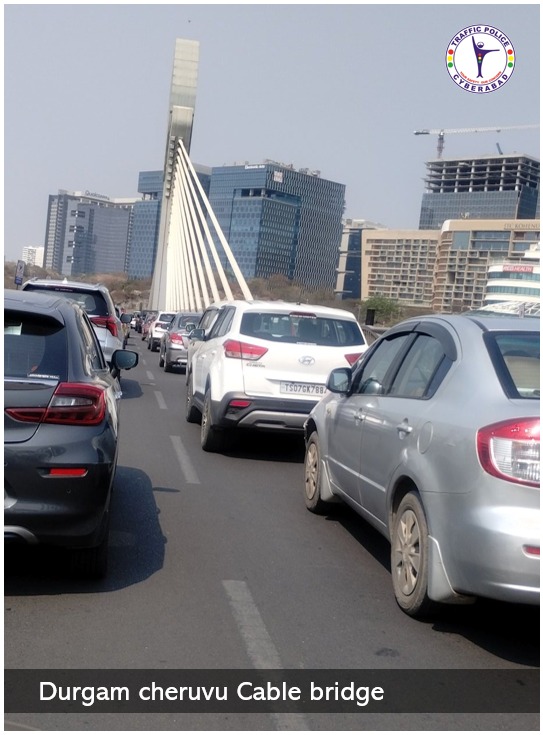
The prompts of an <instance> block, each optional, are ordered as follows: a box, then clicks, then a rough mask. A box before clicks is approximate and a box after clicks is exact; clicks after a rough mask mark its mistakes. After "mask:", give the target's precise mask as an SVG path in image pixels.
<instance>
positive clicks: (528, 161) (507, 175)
mask: <svg viewBox="0 0 543 735" xmlns="http://www.w3.org/2000/svg"><path fill="white" fill-rule="evenodd" d="M539 169H540V164H539V161H538V160H537V159H536V158H532V157H531V156H527V155H523V154H508V155H489V156H481V157H478V158H469V157H468V158H448V159H447V158H445V159H442V158H436V159H434V160H432V161H427V163H426V177H425V180H424V183H425V193H424V194H423V196H422V205H421V211H420V220H419V228H420V229H421V230H436V229H440V228H441V226H442V225H443V223H444V222H446V221H447V220H450V219H539Z"/></svg>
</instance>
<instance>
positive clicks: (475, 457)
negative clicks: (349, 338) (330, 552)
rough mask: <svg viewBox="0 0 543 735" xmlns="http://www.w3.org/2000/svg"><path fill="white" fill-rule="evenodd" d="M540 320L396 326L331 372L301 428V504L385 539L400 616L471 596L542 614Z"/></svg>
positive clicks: (427, 321)
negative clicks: (348, 510) (345, 514)
mask: <svg viewBox="0 0 543 735" xmlns="http://www.w3.org/2000/svg"><path fill="white" fill-rule="evenodd" d="M539 375H540V373H539V319H535V318H514V317H493V316H483V315H482V314H476V313H473V314H466V315H451V316H429V317H421V318H419V319H412V320H408V321H406V322H403V323H401V324H398V325H397V326H395V327H394V328H393V329H391V330H389V331H388V332H387V333H386V334H385V335H383V336H382V337H381V338H380V339H379V340H378V341H377V342H375V344H374V345H372V346H371V348H370V350H369V351H368V352H367V353H366V354H365V355H364V356H363V357H362V358H361V359H360V361H359V362H358V363H357V365H356V366H354V367H353V368H352V369H351V368H346V367H345V368H338V369H336V370H333V371H332V373H331V374H330V376H329V379H328V383H327V388H328V390H329V392H328V394H327V395H326V396H325V397H324V398H323V399H322V400H321V401H320V402H319V404H317V406H316V407H315V408H314V409H313V411H312V412H311V414H310V416H309V418H308V420H307V422H306V424H305V440H306V458H305V471H304V474H305V483H304V497H305V502H306V505H307V507H308V508H309V510H311V511H313V512H316V513H326V512H328V511H329V510H330V509H331V508H332V505H331V503H332V502H333V501H336V500H337V499H342V500H344V501H346V502H347V503H348V504H349V505H350V506H352V507H353V508H354V509H355V510H356V511H357V512H358V513H359V514H360V515H361V516H362V517H363V518H364V519H365V520H366V521H368V522H369V523H370V524H371V525H372V526H374V527H375V528H377V529H378V530H379V531H380V532H381V533H382V534H383V535H384V536H385V537H386V538H387V539H388V540H389V541H390V543H391V569H392V586H393V590H394V594H395V596H396V600H397V602H398V604H399V606H400V607H401V608H402V609H403V610H404V611H405V612H406V613H408V614H409V615H413V616H423V615H425V614H428V612H430V610H431V609H432V608H434V607H435V603H438V602H441V603H466V602H471V601H473V600H474V599H475V597H477V596H481V597H487V598H491V599H497V600H505V601H511V602H521V603H533V604H539V571H540V570H539V566H540V563H539V562H540V528H541V525H540V510H539V502H540V491H539V479H540V429H539V390H540V389H539Z"/></svg>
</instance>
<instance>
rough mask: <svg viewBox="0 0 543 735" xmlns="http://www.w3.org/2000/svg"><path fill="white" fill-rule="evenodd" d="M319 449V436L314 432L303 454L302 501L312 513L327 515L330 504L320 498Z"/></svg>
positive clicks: (320, 469) (320, 470)
mask: <svg viewBox="0 0 543 735" xmlns="http://www.w3.org/2000/svg"><path fill="white" fill-rule="evenodd" d="M321 472H322V468H321V449H320V443H319V436H318V434H317V432H316V431H314V432H313V433H312V434H311V436H310V437H309V441H308V443H307V448H306V452H305V465H304V499H305V504H306V506H307V508H308V509H309V510H310V511H311V512H313V513H328V512H329V511H330V505H331V503H329V502H326V501H325V500H323V499H322V498H321Z"/></svg>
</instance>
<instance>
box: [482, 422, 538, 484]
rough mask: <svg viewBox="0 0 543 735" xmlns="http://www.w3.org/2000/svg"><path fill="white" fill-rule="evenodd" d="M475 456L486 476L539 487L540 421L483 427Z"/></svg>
mask: <svg viewBox="0 0 543 735" xmlns="http://www.w3.org/2000/svg"><path fill="white" fill-rule="evenodd" d="M477 452H478V454H479V461H480V462H481V464H482V466H483V468H484V469H485V470H486V471H487V472H488V473H489V474H491V475H494V476H495V477H499V478H501V479H502V480H509V482H517V483H520V484H522V485H530V486H532V487H537V486H538V485H539V479H540V469H539V464H540V426H539V419H533V418H527V419H517V420H515V421H501V422H500V423H498V424H492V425H491V426H485V427H484V428H483V429H480V430H479V431H478V432H477Z"/></svg>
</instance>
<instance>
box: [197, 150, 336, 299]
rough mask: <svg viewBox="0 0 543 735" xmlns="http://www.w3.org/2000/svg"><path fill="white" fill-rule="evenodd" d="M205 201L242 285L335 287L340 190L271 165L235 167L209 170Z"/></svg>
mask: <svg viewBox="0 0 543 735" xmlns="http://www.w3.org/2000/svg"><path fill="white" fill-rule="evenodd" d="M209 201H210V204H211V206H212V208H213V212H214V214H215V216H216V218H217V220H218V222H219V225H220V227H221V229H222V232H223V233H224V235H225V237H226V240H227V241H228V244H229V246H230V248H231V250H232V253H233V255H234V257H235V259H236V262H237V263H238V265H239V267H240V269H241V272H242V273H243V276H244V277H245V278H246V279H251V278H269V277H270V276H272V275H274V274H281V275H284V276H286V277H287V278H289V279H291V280H295V281H296V282H298V283H300V284H302V285H304V286H309V287H329V288H334V287H335V284H336V275H337V274H336V269H337V265H338V256H339V246H340V242H341V232H342V215H343V210H344V202H345V186H344V185H343V184H338V183H335V182H333V181H328V180H326V179H322V178H321V177H320V172H319V171H311V172H310V171H309V170H308V169H300V170H299V171H297V170H295V169H294V167H292V166H290V165H284V164H281V163H276V162H274V161H266V162H265V163H263V164H248V163H247V164H244V165H237V164H235V165H233V166H222V167H218V168H213V170H212V174H211V186H210V190H209ZM223 265H224V266H225V267H226V261H225V260H224V261H223Z"/></svg>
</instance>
